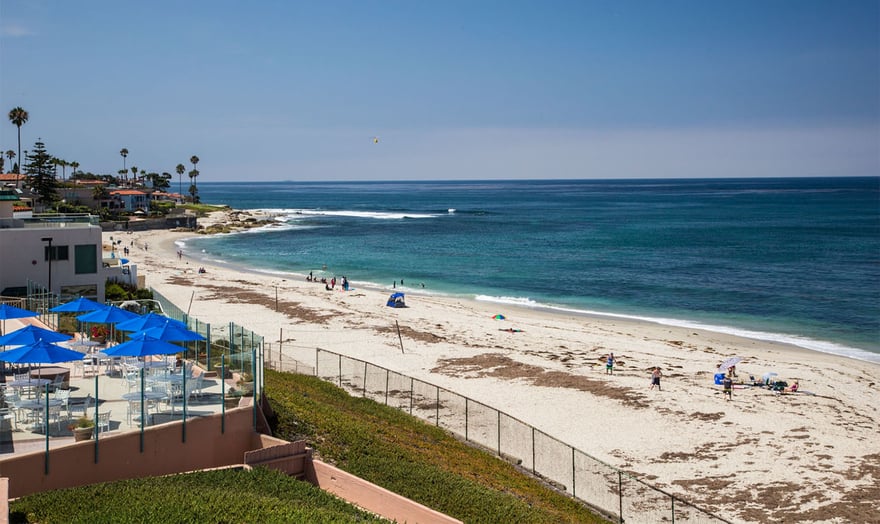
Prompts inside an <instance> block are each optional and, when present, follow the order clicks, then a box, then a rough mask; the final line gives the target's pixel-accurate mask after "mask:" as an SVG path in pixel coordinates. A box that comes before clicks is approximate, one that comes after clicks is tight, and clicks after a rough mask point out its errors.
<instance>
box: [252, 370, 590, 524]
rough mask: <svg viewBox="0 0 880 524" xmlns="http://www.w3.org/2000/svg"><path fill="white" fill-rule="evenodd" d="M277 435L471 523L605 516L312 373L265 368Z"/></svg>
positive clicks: (434, 429)
mask: <svg viewBox="0 0 880 524" xmlns="http://www.w3.org/2000/svg"><path fill="white" fill-rule="evenodd" d="M265 386H266V393H267V395H268V396H269V399H270V405H271V407H272V409H273V410H274V413H275V420H273V425H274V426H275V435H276V436H277V437H280V438H283V439H286V440H299V439H305V440H307V441H308V443H309V445H310V446H312V447H314V449H315V450H316V453H317V454H318V456H319V457H320V458H321V459H322V460H324V461H326V462H329V463H331V464H334V465H336V466H337V467H339V468H341V469H343V470H345V471H348V472H350V473H352V474H354V475H357V476H358V477H361V478H363V479H364V480H368V481H370V482H373V483H375V484H378V485H379V486H382V487H384V488H386V489H388V490H390V491H393V492H395V493H398V494H400V495H403V496H405V497H407V498H410V499H412V500H415V501H417V502H419V503H421V504H424V505H425V506H428V507H430V508H432V509H435V510H437V511H440V512H442V513H445V514H447V515H450V516H453V517H455V518H458V519H461V520H463V521H465V522H468V523H480V522H486V523H497V522H517V523H548V524H549V523H553V524H557V523H561V522H590V523H592V522H606V521H605V520H603V519H602V518H600V517H597V516H596V515H594V514H592V513H591V512H589V511H588V510H587V509H586V508H585V507H584V506H583V505H581V504H580V503H578V502H577V501H575V500H573V499H571V498H569V497H566V496H564V495H562V494H560V493H558V492H556V491H554V490H552V489H550V488H548V487H546V486H545V485H543V484H542V483H540V482H539V481H538V480H536V479H534V478H532V477H530V476H528V475H525V474H523V473H522V472H520V471H517V469H516V468H515V467H513V466H512V465H511V464H508V463H507V462H504V461H502V460H500V459H498V458H497V457H495V456H494V455H492V454H490V453H487V452H484V451H481V450H478V449H475V448H473V447H471V446H468V445H467V444H464V443H462V442H460V441H458V440H456V439H455V438H454V437H452V436H451V435H449V434H448V433H447V432H446V431H444V430H442V429H439V428H437V427H435V426H432V425H429V424H426V423H425V422H423V421H421V420H419V419H417V418H415V417H412V416H410V415H408V414H405V413H403V412H401V411H399V410H396V409H394V408H390V407H387V406H383V405H381V404H377V403H376V402H373V401H372V400H367V399H362V398H355V397H351V396H349V395H348V394H347V393H346V392H345V391H343V390H341V389H340V388H338V387H336V386H334V385H332V384H330V383H327V382H324V381H322V380H319V379H317V378H315V377H309V376H304V375H296V374H291V373H278V372H274V371H269V370H267V371H266V382H265Z"/></svg>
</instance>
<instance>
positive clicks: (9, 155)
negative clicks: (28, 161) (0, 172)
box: [6, 149, 15, 173]
mask: <svg viewBox="0 0 880 524" xmlns="http://www.w3.org/2000/svg"><path fill="white" fill-rule="evenodd" d="M6 158H8V159H9V172H10V173H12V169H13V168H14V167H15V164H13V163H12V159H13V158H15V151H13V150H11V149H10V150H9V151H7V152H6Z"/></svg>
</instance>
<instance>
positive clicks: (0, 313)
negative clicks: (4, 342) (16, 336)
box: [0, 304, 40, 335]
mask: <svg viewBox="0 0 880 524" xmlns="http://www.w3.org/2000/svg"><path fill="white" fill-rule="evenodd" d="M39 315H40V314H39V313H34V312H33V311H28V310H27V309H21V308H20V307H15V306H10V305H9V304H0V319H2V320H3V330H2V331H0V335H2V334H3V333H5V332H6V319H7V318H29V317H36V316H39Z"/></svg>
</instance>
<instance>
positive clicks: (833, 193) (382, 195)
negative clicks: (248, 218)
mask: <svg viewBox="0 0 880 524" xmlns="http://www.w3.org/2000/svg"><path fill="white" fill-rule="evenodd" d="M199 192H200V195H201V197H202V200H203V201H205V202H210V203H224V204H228V205H230V206H232V207H234V208H239V209H264V210H265V209H271V210H275V211H277V212H278V213H279V215H280V216H279V227H275V228H265V229H261V230H258V231H250V232H247V233H241V234H233V235H222V236H215V237H199V238H196V239H192V240H189V241H187V249H188V250H189V251H190V252H191V253H193V254H195V255H200V256H203V257H205V258H206V259H211V260H213V261H219V262H223V263H229V264H235V265H237V266H244V267H248V268H251V269H259V270H264V271H269V272H279V273H285V272H295V273H308V272H309V271H310V270H311V271H316V270H320V269H321V268H323V267H326V268H327V271H328V274H335V275H337V276H341V275H346V276H347V277H348V278H349V280H351V281H352V282H353V284H354V285H355V286H357V285H369V286H384V287H387V288H389V289H390V288H391V287H392V286H393V285H396V286H397V287H398V288H403V290H418V291H419V292H425V293H438V294H446V295H456V296H465V297H470V298H477V299H479V300H485V301H494V302H498V303H501V304H503V303H511V304H518V305H524V306H530V307H541V308H555V309H560V310H565V311H571V312H583V313H601V314H612V315H622V316H625V317H634V318H643V319H651V320H654V321H657V322H662V323H669V324H676V325H691V326H695V327H710V328H712V329H715V330H719V331H726V332H731V333H737V334H746V335H749V336H753V337H757V338H762V339H768V340H782V341H787V342H792V343H796V344H798V345H800V346H803V347H808V348H811V349H816V350H821V351H827V352H833V353H839V354H845V355H850V356H855V357H857V358H865V359H871V360H877V361H880V178H876V177H869V178H809V179H807V178H803V179H736V180H733V179H727V180H718V179H704V180H613V181H612V180H578V181H563V180H549V181H482V182H359V183H338V182H334V183H305V182H271V183H270V182H266V183H200V184H199ZM401 281H402V282H403V285H401ZM395 282H396V284H394V283H395ZM422 284H424V288H423V287H422ZM499 307H500V306H499Z"/></svg>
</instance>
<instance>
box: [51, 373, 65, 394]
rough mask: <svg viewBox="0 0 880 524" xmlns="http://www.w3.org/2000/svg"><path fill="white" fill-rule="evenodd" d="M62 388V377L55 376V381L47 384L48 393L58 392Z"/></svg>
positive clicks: (59, 375)
mask: <svg viewBox="0 0 880 524" xmlns="http://www.w3.org/2000/svg"><path fill="white" fill-rule="evenodd" d="M62 387H64V375H61V374H58V375H55V379H54V380H52V382H51V383H50V384H49V391H58V390H59V389H61V388H62Z"/></svg>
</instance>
